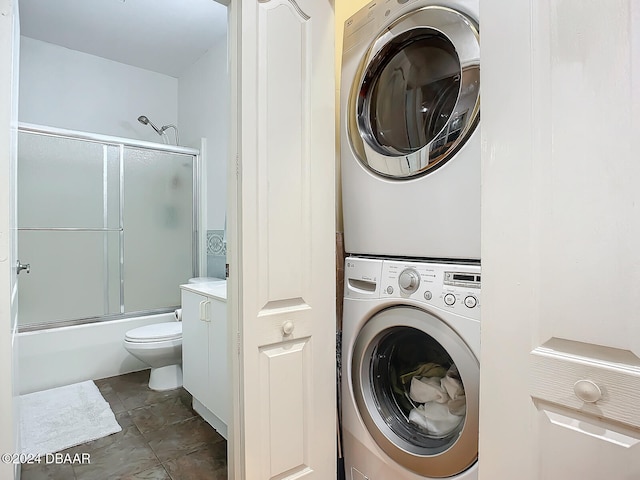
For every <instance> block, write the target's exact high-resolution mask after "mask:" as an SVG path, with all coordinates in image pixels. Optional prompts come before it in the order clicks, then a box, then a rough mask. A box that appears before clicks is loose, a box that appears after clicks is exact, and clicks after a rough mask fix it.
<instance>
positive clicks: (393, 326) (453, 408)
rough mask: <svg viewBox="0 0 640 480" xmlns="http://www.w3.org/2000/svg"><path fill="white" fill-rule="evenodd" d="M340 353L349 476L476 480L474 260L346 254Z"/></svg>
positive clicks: (373, 479)
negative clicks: (458, 261) (457, 261)
mask: <svg viewBox="0 0 640 480" xmlns="http://www.w3.org/2000/svg"><path fill="white" fill-rule="evenodd" d="M342 352H343V358H342V434H343V437H342V438H343V447H344V461H345V471H346V474H347V479H349V480H364V479H369V480H389V479H394V480H424V479H431V478H454V479H456V480H477V478H478V467H477V458H478V402H479V391H478V388H479V377H480V366H479V361H478V358H479V354H480V266H479V265H478V264H467V265H464V264H454V263H418V262H411V261H400V260H380V259H372V258H357V257H348V258H347V259H346V262H345V296H344V320H343V332H342ZM445 371H446V372H447V373H446V375H445V377H444V378H441V377H442V375H443V374H444V372H445ZM456 371H457V374H456ZM414 382H416V387H415V388H414V385H413V384H414ZM418 382H422V383H424V384H426V385H428V386H429V388H428V389H427V391H426V392H423V391H421V389H419V388H417V387H418V386H420V385H421V384H420V383H418ZM434 384H435V385H434ZM454 385H455V388H450V387H452V386H454ZM423 390H424V389H423ZM444 392H446V395H445V393H444ZM422 395H428V397H424V396H422ZM416 415H417V417H416Z"/></svg>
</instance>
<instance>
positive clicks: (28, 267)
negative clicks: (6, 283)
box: [16, 260, 31, 275]
mask: <svg viewBox="0 0 640 480" xmlns="http://www.w3.org/2000/svg"><path fill="white" fill-rule="evenodd" d="M22 270H26V271H27V273H30V272H31V264H29V263H25V264H24V265H23V264H21V263H20V260H18V265H17V266H16V275H20V272H21V271H22Z"/></svg>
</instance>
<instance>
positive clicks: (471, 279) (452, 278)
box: [444, 272, 480, 288]
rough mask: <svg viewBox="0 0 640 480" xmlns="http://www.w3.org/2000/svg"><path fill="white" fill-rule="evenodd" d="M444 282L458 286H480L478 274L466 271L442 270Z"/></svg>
mask: <svg viewBox="0 0 640 480" xmlns="http://www.w3.org/2000/svg"><path fill="white" fill-rule="evenodd" d="M444 284H445V285H453V286H458V287H468V288H480V275H477V274H475V273H468V272H444Z"/></svg>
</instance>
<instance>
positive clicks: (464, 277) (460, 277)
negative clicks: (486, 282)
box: [453, 273, 476, 282]
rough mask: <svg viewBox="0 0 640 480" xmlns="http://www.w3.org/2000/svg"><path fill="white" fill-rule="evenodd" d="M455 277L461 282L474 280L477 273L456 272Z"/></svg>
mask: <svg viewBox="0 0 640 480" xmlns="http://www.w3.org/2000/svg"><path fill="white" fill-rule="evenodd" d="M453 279H454V280H457V281H461V282H473V281H475V279H476V276H475V275H467V274H466V273H454V274H453Z"/></svg>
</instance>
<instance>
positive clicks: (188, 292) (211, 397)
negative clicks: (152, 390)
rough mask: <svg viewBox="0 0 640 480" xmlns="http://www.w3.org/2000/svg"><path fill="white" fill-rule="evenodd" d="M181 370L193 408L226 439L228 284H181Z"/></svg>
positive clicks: (228, 403)
mask: <svg viewBox="0 0 640 480" xmlns="http://www.w3.org/2000/svg"><path fill="white" fill-rule="evenodd" d="M180 288H181V290H182V371H183V383H184V388H185V389H186V390H187V391H188V392H189V393H191V395H193V409H194V410H195V411H196V412H198V413H199V414H200V416H202V418H204V419H205V420H206V421H207V422H208V423H209V424H211V426H213V427H214V428H215V429H216V430H217V431H218V433H220V435H222V436H223V437H224V438H227V425H228V421H229V414H230V398H231V394H230V391H229V368H228V367H229V365H228V359H227V351H228V349H227V303H226V290H227V289H226V282H225V281H224V280H221V281H220V282H211V283H201V284H188V285H182V286H181V287H180Z"/></svg>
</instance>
